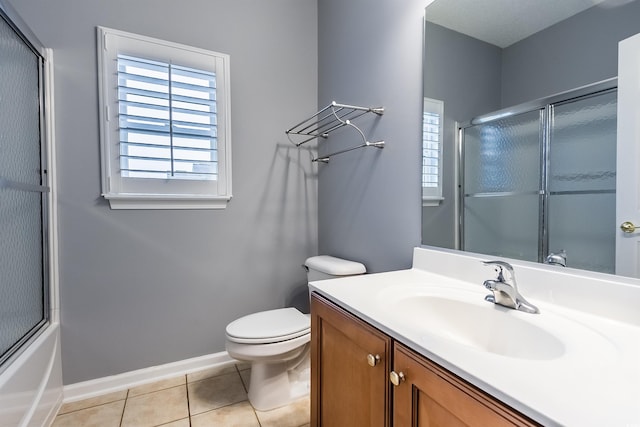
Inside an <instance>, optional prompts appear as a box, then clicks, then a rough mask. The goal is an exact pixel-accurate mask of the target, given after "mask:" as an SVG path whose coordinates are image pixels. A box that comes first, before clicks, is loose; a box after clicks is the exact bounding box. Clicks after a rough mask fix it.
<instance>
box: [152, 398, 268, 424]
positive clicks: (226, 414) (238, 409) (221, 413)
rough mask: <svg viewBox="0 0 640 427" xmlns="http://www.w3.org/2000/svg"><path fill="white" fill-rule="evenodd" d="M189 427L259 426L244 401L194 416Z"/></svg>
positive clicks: (250, 407)
mask: <svg viewBox="0 0 640 427" xmlns="http://www.w3.org/2000/svg"><path fill="white" fill-rule="evenodd" d="M191 426H192V427H211V426H224V427H260V424H259V423H258V419H257V418H256V414H255V412H253V407H252V406H251V405H250V404H249V402H246V401H245V402H240V403H236V404H234V405H229V406H225V407H224V408H220V409H215V410H213V411H209V412H204V413H202V414H198V415H194V416H192V417H191ZM163 427H164V426H163Z"/></svg>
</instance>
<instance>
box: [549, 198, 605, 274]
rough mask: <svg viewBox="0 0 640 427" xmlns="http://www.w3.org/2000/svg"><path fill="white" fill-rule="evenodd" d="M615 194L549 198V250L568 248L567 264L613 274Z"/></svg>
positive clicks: (556, 250) (557, 250) (555, 250)
mask: <svg viewBox="0 0 640 427" xmlns="http://www.w3.org/2000/svg"><path fill="white" fill-rule="evenodd" d="M615 206H616V196H615V194H564V195H557V196H550V197H549V250H550V251H551V252H559V251H560V250H561V249H564V250H566V251H567V266H568V267H573V268H581V269H586V270H592V271H600V272H604V273H614V266H615V247H616V240H615V232H614V230H615V229H616V218H615Z"/></svg>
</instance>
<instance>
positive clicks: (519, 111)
mask: <svg viewBox="0 0 640 427" xmlns="http://www.w3.org/2000/svg"><path fill="white" fill-rule="evenodd" d="M616 84H617V82H616V81H615V79H613V80H608V81H605V82H601V83H598V84H595V85H590V86H588V87H582V88H579V89H576V90H573V91H570V92H565V93H562V94H560V95H555V96H553V97H549V98H546V99H543V100H539V101H535V102H530V103H526V104H522V105H519V106H517V107H514V108H510V109H507V110H501V111H498V112H496V113H491V114H487V115H484V116H481V117H478V118H475V119H473V120H471V121H470V122H468V123H466V124H464V125H463V126H461V128H460V148H461V149H460V162H461V167H460V171H461V177H460V187H461V191H460V207H461V208H460V223H459V224H460V247H461V249H464V250H467V251H472V252H478V253H483V254H489V255H494V256H505V257H509V258H516V259H522V260H528V261H538V262H543V261H545V259H546V258H547V256H548V255H549V254H551V253H556V254H557V253H560V252H561V251H565V252H566V256H567V266H569V267H575V268H581V269H587V270H592V271H600V272H607V273H613V272H614V267H615V233H614V232H613V231H612V230H615V192H616V187H615V186H616V108H617V93H616Z"/></svg>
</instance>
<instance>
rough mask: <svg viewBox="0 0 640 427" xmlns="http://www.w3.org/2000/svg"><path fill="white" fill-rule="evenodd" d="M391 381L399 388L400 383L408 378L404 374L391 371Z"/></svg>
mask: <svg viewBox="0 0 640 427" xmlns="http://www.w3.org/2000/svg"><path fill="white" fill-rule="evenodd" d="M389 380H391V383H392V384H393V385H394V386H396V387H397V386H399V385H400V383H402V382H404V380H406V378H405V376H404V373H402V372H396V371H391V372H390V373H389Z"/></svg>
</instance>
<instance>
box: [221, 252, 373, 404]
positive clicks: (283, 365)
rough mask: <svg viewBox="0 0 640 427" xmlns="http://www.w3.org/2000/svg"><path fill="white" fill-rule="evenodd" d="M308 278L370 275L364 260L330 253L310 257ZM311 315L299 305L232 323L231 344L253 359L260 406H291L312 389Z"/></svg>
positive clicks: (232, 351) (254, 397)
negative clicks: (344, 257)
mask: <svg viewBox="0 0 640 427" xmlns="http://www.w3.org/2000/svg"><path fill="white" fill-rule="evenodd" d="M304 265H305V268H306V270H307V281H308V282H312V281H316V280H325V279H334V278H338V277H345V276H353V275H358V274H364V273H365V272H366V269H365V267H364V265H362V264H360V263H359V262H354V261H348V260H345V259H341V258H335V257H332V256H328V255H319V256H313V257H310V258H308V259H307V260H306V261H305V264H304ZM310 347H311V319H310V316H309V315H308V314H303V313H302V312H300V311H299V310H297V309H295V308H293V307H289V308H279V309H275V310H267V311H261V312H258V313H253V314H249V315H247V316H244V317H241V318H239V319H237V320H234V321H233V322H231V323H229V324H228V325H227V329H226V348H227V352H228V353H229V356H231V357H233V358H234V359H237V360H240V361H243V362H249V363H251V380H250V382H249V392H248V397H249V402H250V403H251V405H252V406H253V407H254V408H255V409H257V410H259V411H268V410H270V409H275V408H278V407H280V406H284V405H287V404H289V403H291V402H292V401H294V400H296V399H298V398H301V397H303V396H306V395H307V394H309V386H310V377H311V375H310V374H311V363H310V357H309V354H310Z"/></svg>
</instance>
